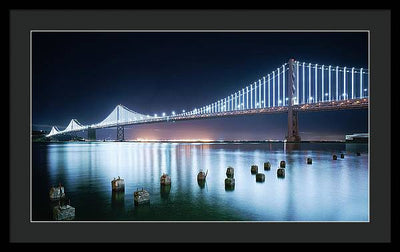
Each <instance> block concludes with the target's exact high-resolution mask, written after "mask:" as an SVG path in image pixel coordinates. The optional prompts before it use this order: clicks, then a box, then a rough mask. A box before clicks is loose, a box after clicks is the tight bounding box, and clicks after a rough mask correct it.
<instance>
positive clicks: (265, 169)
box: [264, 162, 271, 171]
mask: <svg viewBox="0 0 400 252" xmlns="http://www.w3.org/2000/svg"><path fill="white" fill-rule="evenodd" d="M269 170H271V163H270V162H266V163H264V171H269Z"/></svg>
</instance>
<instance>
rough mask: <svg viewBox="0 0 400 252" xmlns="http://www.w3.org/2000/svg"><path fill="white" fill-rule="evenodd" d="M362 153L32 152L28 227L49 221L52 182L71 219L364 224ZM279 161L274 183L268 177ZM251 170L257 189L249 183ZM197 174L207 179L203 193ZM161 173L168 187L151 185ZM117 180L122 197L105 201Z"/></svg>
mask: <svg viewBox="0 0 400 252" xmlns="http://www.w3.org/2000/svg"><path fill="white" fill-rule="evenodd" d="M367 151H368V148H367V145H366V144H328V143H324V144H315V143H302V144H298V145H290V144H287V145H284V144H282V143H266V144H189V143H133V142H105V143H103V142H92V143H84V142H82V143H49V144H39V143H34V144H33V167H32V176H33V192H32V194H33V201H32V203H33V207H32V213H33V220H49V219H50V211H49V209H50V208H49V203H48V198H47V197H48V190H49V188H50V186H51V185H57V184H58V182H61V183H62V184H63V185H64V186H65V190H66V193H67V195H68V197H69V198H70V200H71V205H72V206H74V207H75V208H76V219H75V220H140V221H143V220H182V221H196V220H216V221H230V220H232V221H236V220H242V221H368V152H367ZM342 152H343V153H345V154H346V155H345V158H344V159H341V158H340V153H342ZM356 152H361V156H356ZM332 154H337V155H338V160H337V161H334V160H332ZM308 156H310V157H312V158H313V164H312V165H307V164H306V158H307V157H308ZM281 160H286V177H285V178H283V179H280V178H277V176H276V169H277V168H278V165H279V162H280V161H281ZM266 161H269V162H270V163H271V170H270V171H264V169H263V167H264V166H263V164H264V162H266ZM252 164H256V165H258V170H259V172H262V173H264V174H265V182H263V183H256V181H255V175H252V174H251V173H250V166H251V165H252ZM228 166H232V167H234V169H235V180H236V185H235V188H234V190H233V191H226V190H225V186H224V180H225V178H226V174H225V172H226V168H227V167H228ZM200 170H203V171H207V170H208V176H207V180H206V183H205V184H204V185H199V183H198V182H197V179H196V176H197V173H198V172H199V171H200ZM162 173H167V174H169V175H170V176H171V180H172V186H171V187H170V188H162V187H161V186H160V184H159V179H160V176H161V175H162ZM117 176H120V177H121V178H124V179H125V193H122V194H121V193H112V192H111V184H110V181H111V180H112V179H113V178H115V177H117ZM142 187H143V188H145V189H146V190H147V191H149V193H150V196H151V200H150V204H149V205H143V206H134V204H133V192H134V191H135V190H136V189H137V188H142Z"/></svg>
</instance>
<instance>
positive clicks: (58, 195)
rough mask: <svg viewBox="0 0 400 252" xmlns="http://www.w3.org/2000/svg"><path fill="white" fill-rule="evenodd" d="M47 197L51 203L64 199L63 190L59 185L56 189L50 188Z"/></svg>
mask: <svg viewBox="0 0 400 252" xmlns="http://www.w3.org/2000/svg"><path fill="white" fill-rule="evenodd" d="M49 197H50V200H51V201H55V200H60V199H62V198H65V190H64V187H63V186H62V185H61V183H59V184H58V187H54V186H52V187H51V188H50V192H49Z"/></svg>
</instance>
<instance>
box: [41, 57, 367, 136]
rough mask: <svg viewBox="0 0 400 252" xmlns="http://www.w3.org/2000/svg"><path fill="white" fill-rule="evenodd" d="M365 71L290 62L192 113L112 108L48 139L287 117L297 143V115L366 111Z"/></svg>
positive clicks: (120, 133) (55, 132)
mask: <svg viewBox="0 0 400 252" xmlns="http://www.w3.org/2000/svg"><path fill="white" fill-rule="evenodd" d="M368 82H369V73H368V69H363V68H355V67H339V66H331V65H319V64H311V63H305V62H299V61H295V60H294V59H290V60H289V62H288V63H285V64H283V65H282V66H280V67H278V68H277V69H275V70H274V71H272V72H271V73H269V74H267V75H266V76H263V77H261V78H260V79H258V80H256V81H254V83H252V84H250V85H248V86H246V87H243V88H242V89H240V90H238V91H237V92H235V93H232V94H230V95H228V96H226V97H224V98H222V99H220V100H217V101H215V102H213V103H211V104H207V105H204V106H200V107H197V108H195V109H193V110H191V111H185V110H182V111H181V112H179V113H175V112H172V113H171V114H168V115H166V114H165V113H162V114H160V115H157V114H154V115H144V114H140V113H138V112H135V111H133V110H130V109H129V108H127V107H125V106H123V105H117V106H116V107H115V108H114V110H113V111H112V112H111V113H110V114H109V115H108V116H107V117H106V118H105V119H104V120H103V121H101V122H99V123H95V124H91V125H82V124H81V123H79V122H78V120H76V119H72V120H71V121H70V123H69V125H68V126H67V127H66V128H65V129H64V130H60V129H58V128H57V127H53V128H52V129H51V131H50V133H49V134H48V135H47V137H56V136H58V135H63V134H73V133H76V132H82V131H87V133H88V139H89V140H96V129H103V128H117V140H120V141H122V140H124V128H125V127H126V126H132V125H138V124H149V123H160V122H169V121H182V120H195V119H206V118H218V117H227V116H239V115H252V114H273V113H288V133H287V136H286V140H287V141H289V142H297V141H300V136H299V130H298V113H299V112H307V111H327V110H342V109H363V108H368V100H369V99H368Z"/></svg>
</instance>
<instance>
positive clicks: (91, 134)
mask: <svg viewBox="0 0 400 252" xmlns="http://www.w3.org/2000/svg"><path fill="white" fill-rule="evenodd" d="M88 140H89V141H96V130H95V129H91V128H89V129H88Z"/></svg>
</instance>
